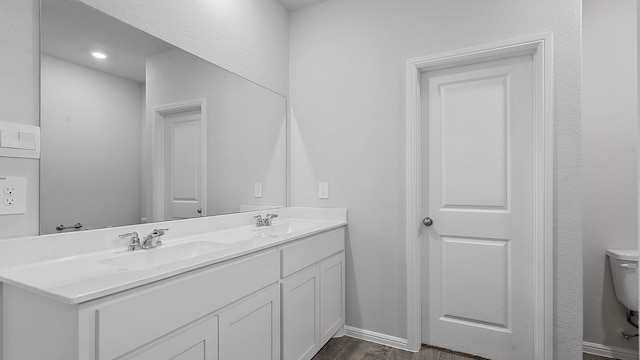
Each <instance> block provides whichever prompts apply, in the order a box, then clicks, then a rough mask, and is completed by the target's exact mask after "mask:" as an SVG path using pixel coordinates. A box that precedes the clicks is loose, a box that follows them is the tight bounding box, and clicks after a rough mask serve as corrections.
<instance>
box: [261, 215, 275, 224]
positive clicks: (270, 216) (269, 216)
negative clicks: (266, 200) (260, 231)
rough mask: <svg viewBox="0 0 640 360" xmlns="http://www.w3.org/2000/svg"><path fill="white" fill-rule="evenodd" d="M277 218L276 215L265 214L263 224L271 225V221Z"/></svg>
mask: <svg viewBox="0 0 640 360" xmlns="http://www.w3.org/2000/svg"><path fill="white" fill-rule="evenodd" d="M277 217H278V214H267V216H266V218H265V219H264V224H265V225H267V226H269V225H271V221H272V220H273V219H274V218H277Z"/></svg>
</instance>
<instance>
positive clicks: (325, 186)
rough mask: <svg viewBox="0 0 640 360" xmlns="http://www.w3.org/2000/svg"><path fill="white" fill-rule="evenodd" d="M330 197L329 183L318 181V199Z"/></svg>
mask: <svg viewBox="0 0 640 360" xmlns="http://www.w3.org/2000/svg"><path fill="white" fill-rule="evenodd" d="M328 198H329V183H328V182H325V181H321V182H319V183H318V199H328Z"/></svg>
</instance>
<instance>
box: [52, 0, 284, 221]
mask: <svg viewBox="0 0 640 360" xmlns="http://www.w3.org/2000/svg"><path fill="white" fill-rule="evenodd" d="M41 31H42V33H41V44H42V45H41V131H42V138H41V150H42V156H41V161H40V173H41V179H40V209H41V210H40V211H41V212H40V233H41V234H49V233H56V232H60V230H57V229H56V228H58V229H59V225H64V226H65V227H71V226H73V225H74V224H77V223H79V224H81V225H82V227H81V228H80V229H96V228H104V227H110V226H121V225H130V224H137V223H141V222H154V221H162V220H172V219H183V218H191V217H197V216H208V215H220V214H229V213H234V212H240V211H246V210H256V209H268V208H274V207H282V206H286V194H287V190H286V148H287V146H286V133H287V131H286V127H287V125H286V99H285V98H284V97H283V96H282V95H280V94H277V93H275V92H273V91H270V90H268V89H266V88H264V87H261V86H259V85H257V84H255V83H252V82H250V81H248V80H246V79H244V78H241V77H239V76H237V75H235V74H233V73H230V72H228V71H226V70H225V69H222V68H220V67H218V66H216V65H214V64H211V63H209V62H206V61H204V60H202V59H200V58H198V57H196V56H194V55H192V54H189V53H188V52H186V51H184V50H182V49H179V48H176V47H175V46H173V45H171V44H168V43H166V42H164V41H162V40H160V39H158V38H155V37H154V36H151V35H149V34H147V33H145V32H143V31H140V30H138V29H136V28H133V27H132V26H129V25H128V24H125V23H123V22H121V21H119V20H117V19H115V18H113V17H111V16H109V15H106V14H104V13H102V12H100V11H98V10H96V9H94V8H92V7H90V6H88V5H86V4H83V3H81V2H79V1H72V0H43V1H42V4H41ZM194 36H197V34H194ZM92 53H94V54H93V55H92ZM100 53H101V54H103V55H101V54H100ZM71 229H72V230H71V231H73V228H71ZM63 231H69V230H67V229H65V230H63Z"/></svg>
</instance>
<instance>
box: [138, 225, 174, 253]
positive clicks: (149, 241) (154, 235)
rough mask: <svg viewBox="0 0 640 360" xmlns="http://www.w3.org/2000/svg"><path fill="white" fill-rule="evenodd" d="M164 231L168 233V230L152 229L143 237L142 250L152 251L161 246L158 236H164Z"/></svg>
mask: <svg viewBox="0 0 640 360" xmlns="http://www.w3.org/2000/svg"><path fill="white" fill-rule="evenodd" d="M165 231H169V229H153V231H152V232H150V233H149V235H147V236H145V237H144V238H143V240H142V248H143V249H154V248H157V247H159V246H162V241H161V240H160V236H162V235H164V233H165Z"/></svg>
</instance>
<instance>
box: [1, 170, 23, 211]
mask: <svg viewBox="0 0 640 360" xmlns="http://www.w3.org/2000/svg"><path fill="white" fill-rule="evenodd" d="M0 190H1V191H0V201H1V202H0V215H10V214H24V213H26V211H27V209H26V203H27V179H26V178H24V177H17V176H0Z"/></svg>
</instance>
